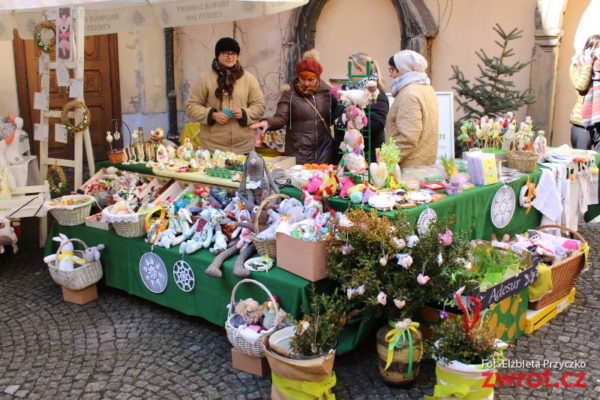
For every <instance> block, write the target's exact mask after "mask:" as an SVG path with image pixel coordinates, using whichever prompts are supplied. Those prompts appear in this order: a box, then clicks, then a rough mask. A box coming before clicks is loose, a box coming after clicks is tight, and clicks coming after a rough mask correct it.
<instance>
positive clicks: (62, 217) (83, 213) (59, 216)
mask: <svg viewBox="0 0 600 400" xmlns="http://www.w3.org/2000/svg"><path fill="white" fill-rule="evenodd" d="M76 198H86V201H84V202H81V203H78V204H73V205H65V206H61V205H55V206H53V205H52V203H57V202H62V201H65V200H70V199H76ZM93 204H94V197H93V196H88V195H68V196H62V197H60V198H59V199H56V200H52V201H48V202H46V203H45V205H46V207H47V209H48V211H50V214H52V216H53V217H54V219H56V222H58V224H59V225H63V226H74V225H81V224H83V223H85V218H86V217H88V216H89V215H90V211H91V210H92V205H93Z"/></svg>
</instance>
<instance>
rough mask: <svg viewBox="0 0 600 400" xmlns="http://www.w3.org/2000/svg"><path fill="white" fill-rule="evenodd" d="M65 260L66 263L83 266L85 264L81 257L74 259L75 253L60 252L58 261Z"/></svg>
mask: <svg viewBox="0 0 600 400" xmlns="http://www.w3.org/2000/svg"><path fill="white" fill-rule="evenodd" d="M65 259H66V260H67V261H71V262H73V263H76V264H83V263H85V260H84V259H83V258H81V257H75V253H73V252H72V251H64V250H61V252H60V254H59V255H58V261H62V260H65Z"/></svg>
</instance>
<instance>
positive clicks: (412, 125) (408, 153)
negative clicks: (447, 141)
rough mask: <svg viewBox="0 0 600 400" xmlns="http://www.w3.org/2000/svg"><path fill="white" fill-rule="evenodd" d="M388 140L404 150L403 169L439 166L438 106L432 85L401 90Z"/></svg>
mask: <svg viewBox="0 0 600 400" xmlns="http://www.w3.org/2000/svg"><path fill="white" fill-rule="evenodd" d="M385 136H386V138H388V137H392V138H394V139H396V142H397V144H398V147H400V149H401V150H402V154H401V160H400V166H401V167H402V168H406V167H418V166H421V165H431V164H433V163H435V158H436V155H437V149H438V136H439V132H438V102H437V97H436V95H435V91H434V90H433V87H432V86H431V85H417V84H412V85H408V86H405V87H404V88H402V89H401V90H400V92H399V93H398V94H397V95H396V98H395V99H394V103H393V104H392V106H391V108H390V112H389V113H388V116H387V121H386V124H385Z"/></svg>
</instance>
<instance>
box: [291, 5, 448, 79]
mask: <svg viewBox="0 0 600 400" xmlns="http://www.w3.org/2000/svg"><path fill="white" fill-rule="evenodd" d="M327 1H328V0H311V1H310V2H309V3H308V4H306V5H305V6H303V7H301V8H297V9H296V10H294V12H293V14H292V16H291V18H290V32H291V35H290V37H289V38H288V40H287V42H288V43H289V46H290V49H289V53H288V62H287V68H286V80H287V81H290V80H291V79H292V77H293V76H294V74H295V71H294V68H295V66H296V63H297V62H298V61H299V59H300V57H301V56H302V53H303V52H304V51H306V50H308V49H311V48H313V47H315V38H316V30H317V22H318V20H319V16H320V15H321V12H322V11H323V7H324V6H325V4H326V3H327ZM391 1H392V4H393V6H394V9H395V11H396V16H397V17H398V24H399V26H400V38H398V41H397V42H396V43H398V44H399V45H400V48H401V49H411V50H415V51H418V52H419V53H421V54H424V55H425V56H426V57H427V58H429V54H428V51H427V49H428V43H427V42H428V41H429V40H431V39H433V38H434V37H435V36H436V35H437V33H438V26H437V24H436V23H435V21H434V19H433V16H432V15H431V13H430V12H429V9H428V8H427V6H426V5H425V3H424V2H423V0H391ZM365 3H367V2H365ZM366 9H367V10H366V11H368V6H366ZM340 37H343V34H342V32H340Z"/></svg>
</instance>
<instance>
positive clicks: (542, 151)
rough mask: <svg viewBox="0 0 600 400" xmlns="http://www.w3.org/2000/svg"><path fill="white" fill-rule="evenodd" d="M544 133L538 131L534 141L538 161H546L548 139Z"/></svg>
mask: <svg viewBox="0 0 600 400" xmlns="http://www.w3.org/2000/svg"><path fill="white" fill-rule="evenodd" d="M544 133H545V132H544V131H538V133H537V136H536V138H535V140H534V141H533V151H535V152H536V153H537V155H538V162H544V161H545V160H546V151H547V148H548V141H547V140H546V136H545V135H544Z"/></svg>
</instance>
